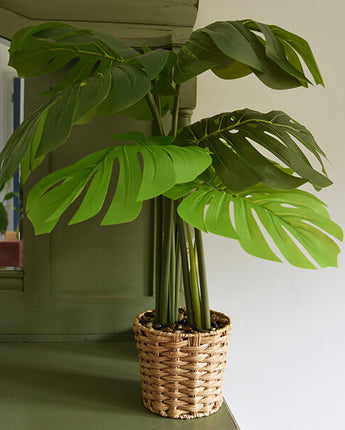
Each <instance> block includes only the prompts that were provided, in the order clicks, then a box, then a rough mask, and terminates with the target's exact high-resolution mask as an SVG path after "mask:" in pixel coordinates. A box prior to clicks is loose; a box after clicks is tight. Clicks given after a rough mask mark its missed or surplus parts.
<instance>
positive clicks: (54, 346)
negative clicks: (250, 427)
mask: <svg viewBox="0 0 345 430" xmlns="http://www.w3.org/2000/svg"><path fill="white" fill-rule="evenodd" d="M0 381H1V390H0V416H1V422H2V423H6V426H5V427H4V428H6V430H37V429H49V430H70V429H73V430H79V429H82V430H89V429H90V430H91V429H92V430H95V429H98V430H108V429H109V430H110V429H111V430H127V429H139V428H140V429H142V430H156V429H157V430H159V429H163V428H164V429H167V430H169V429H181V428H188V429H190V430H192V429H198V430H211V429H212V430H217V429H222V430H223V429H224V430H225V429H226V430H232V429H233V430H236V429H238V427H237V426H236V424H235V423H234V421H233V419H232V418H231V415H230V413H229V411H228V409H227V407H226V405H225V404H224V405H223V406H222V408H221V409H220V410H219V411H218V412H217V413H216V414H214V415H212V416H210V417H207V418H198V419H194V420H189V421H183V420H174V419H168V418H162V417H159V416H157V415H154V414H152V413H151V412H149V411H147V410H146V409H145V408H144V407H143V406H142V404H141V398H140V379H139V370H138V361H137V356H136V349H135V344H134V342H113V343H69V344H64V343H33V344H30V343H21V344H18V343H12V344H1V345H0Z"/></svg>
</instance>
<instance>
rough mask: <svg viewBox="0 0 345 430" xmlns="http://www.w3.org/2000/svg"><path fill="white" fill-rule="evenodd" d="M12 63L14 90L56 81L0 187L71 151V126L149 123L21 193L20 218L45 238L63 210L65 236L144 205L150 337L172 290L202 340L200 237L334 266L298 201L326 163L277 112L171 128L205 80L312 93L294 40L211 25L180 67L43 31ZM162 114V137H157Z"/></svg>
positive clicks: (304, 203) (166, 57) (18, 45)
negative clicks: (192, 86)
mask: <svg viewBox="0 0 345 430" xmlns="http://www.w3.org/2000/svg"><path fill="white" fill-rule="evenodd" d="M9 64H10V65H11V66H12V67H14V68H15V69H16V70H17V71H18V74H19V76H21V77H24V78H30V77H34V76H41V75H46V74H51V73H54V74H57V75H58V76H59V77H60V79H59V80H58V82H57V83H56V85H55V86H54V87H53V88H50V89H47V91H46V92H45V93H43V95H42V96H43V97H45V98H44V102H43V103H42V106H41V107H39V108H38V109H37V110H36V111H35V112H33V113H32V114H31V115H30V116H28V117H27V118H26V119H25V121H24V122H23V123H22V124H21V126H20V127H19V128H18V129H17V130H16V131H15V132H14V133H13V135H12V136H11V137H10V139H9V141H8V143H7V145H6V146H5V148H4V150H3V151H2V153H1V155H0V167H1V172H0V184H3V183H5V182H6V181H7V180H8V179H9V178H11V176H12V175H13V173H14V171H15V169H16V168H17V167H18V165H20V166H21V174H22V180H23V181H25V180H26V179H27V178H28V177H29V176H30V174H31V172H32V171H33V170H35V169H36V168H37V167H38V166H39V165H40V163H41V162H42V161H43V160H44V158H45V157H46V155H47V154H48V153H50V152H52V151H55V150H56V149H57V148H58V147H60V146H61V145H64V144H65V143H67V144H68V140H69V136H70V133H71V130H72V127H73V126H74V125H81V124H84V123H87V122H90V121H91V120H92V119H93V118H94V117H95V116H99V115H103V116H111V115H115V114H122V115H126V116H129V117H131V118H135V119H140V120H154V121H155V123H156V129H157V130H159V133H158V135H157V136H154V137H146V136H144V135H143V134H142V133H139V132H136V131H130V132H128V133H123V134H121V135H115V136H114V137H115V138H116V139H118V140H120V141H130V142H131V144H130V145H128V144H120V145H119V144H114V146H112V147H109V148H104V149H102V150H99V151H97V152H94V153H92V154H89V155H88V156H86V157H84V158H82V159H80V160H79V161H77V162H76V163H75V164H73V165H71V166H67V167H65V168H63V169H60V170H57V171H55V172H52V173H50V174H49V175H48V176H46V177H45V178H43V179H42V180H41V181H39V182H38V183H37V184H36V185H34V186H33V188H32V189H31V190H30V192H29V194H28V197H27V203H26V211H27V215H28V217H29V218H30V220H31V222H32V223H33V225H34V228H35V232H36V234H43V233H49V232H51V231H52V230H53V228H54V227H55V226H56V224H57V223H58V222H59V220H60V217H61V216H62V214H63V213H64V212H65V211H66V210H67V209H68V208H69V207H70V206H71V205H72V204H73V206H72V207H73V208H74V213H73V215H72V216H71V219H70V221H69V224H75V223H78V222H82V221H85V220H87V219H90V218H92V217H94V216H96V215H98V214H99V213H100V212H101V210H102V208H104V207H105V202H106V201H108V204H107V205H106V206H107V210H106V211H105V215H104V216H103V220H102V221H101V224H103V225H109V224H118V223H124V222H129V221H132V220H133V219H135V218H136V217H137V216H138V215H139V213H140V211H141V207H142V203H143V202H144V201H145V200H149V199H155V232H154V241H155V251H154V254H155V273H154V280H155V290H156V310H157V321H158V322H159V323H160V324H167V323H168V322H174V321H176V319H177V312H178V305H179V301H178V296H179V287H180V283H182V284H183V286H184V291H185V302H186V306H187V311H188V319H189V322H190V323H191V324H196V325H198V326H199V327H202V328H204V329H210V328H211V326H210V320H209V305H208V296H207V286H206V280H205V276H204V275H205V266H204V264H205V262H204V261H203V258H202V256H203V249H202V243H201V234H200V231H204V232H211V233H215V234H218V235H222V236H225V237H229V238H232V239H235V240H238V241H239V243H240V245H241V247H242V248H243V249H244V250H245V251H246V252H247V253H249V254H251V255H254V256H256V257H259V258H264V259H268V260H272V261H281V260H282V259H285V260H286V261H288V262H289V263H290V264H292V265H294V266H297V267H301V268H309V269H313V268H315V267H318V266H320V267H327V266H336V264H337V255H338V253H339V247H338V245H337V244H336V240H342V231H341V229H340V227H339V226H337V225H336V224H335V223H334V222H333V221H331V219H330V217H329V215H328V212H327V210H326V205H325V204H324V203H323V202H322V201H321V200H319V199H318V198H317V197H315V196H314V195H313V194H311V193H309V192H307V191H305V190H301V189H300V187H301V186H302V185H304V184H307V183H309V184H311V185H312V186H313V187H314V189H315V190H316V191H319V190H320V189H322V188H323V187H326V186H329V185H330V184H331V181H330V179H329V178H328V177H327V174H326V171H325V166H324V158H325V154H324V152H323V151H322V150H321V148H320V147H319V146H318V144H317V143H316V141H315V139H314V137H313V135H312V134H311V133H310V131H308V130H307V128H306V127H304V126H303V125H302V124H300V123H299V122H297V121H296V120H295V119H293V118H291V117H290V116H289V115H287V114H286V113H284V112H281V111H272V112H268V113H261V112H257V111H254V110H250V109H243V110H237V111H234V112H226V113H221V114H218V115H215V116H213V117H211V118H205V119H203V120H201V121H198V122H196V123H194V124H191V125H189V126H185V127H183V128H180V129H179V127H178V115H179V98H180V85H181V84H183V83H184V82H186V81H188V80H190V79H192V78H194V77H196V76H197V75H199V74H200V73H203V72H205V71H206V70H210V71H212V72H213V73H215V74H216V75H217V76H218V77H220V78H222V79H224V80H232V79H237V78H242V77H244V76H247V75H249V74H251V73H253V74H254V75H255V76H256V77H257V78H258V79H259V80H260V81H261V82H262V83H263V84H265V85H266V86H268V87H269V88H272V89H289V88H295V87H305V88H308V86H310V85H313V84H316V85H318V84H320V85H323V80H322V77H321V74H320V71H319V69H318V66H317V64H316V61H315V58H314V56H313V53H312V51H311V48H310V46H309V44H308V43H307V42H306V40H304V39H303V38H301V37H300V36H298V35H296V34H293V33H291V32H289V31H286V30H285V29H283V28H280V27H278V26H275V25H266V24H263V23H259V22H256V21H253V20H250V19H247V20H242V21H222V22H215V23H213V24H211V25H208V26H207V27H205V28H201V29H198V30H195V31H194V32H193V33H192V34H191V36H190V38H189V39H188V40H187V41H186V42H185V44H184V45H183V46H182V47H181V49H180V51H179V52H178V54H175V53H174V52H172V51H169V50H164V49H157V50H151V49H150V48H147V47H145V46H143V49H142V51H141V52H139V51H138V50H136V49H133V48H130V47H128V46H126V45H125V44H124V43H123V42H122V41H120V40H118V39H117V38H115V37H113V36H110V35H106V34H102V33H98V32H95V31H92V30H81V29H77V28H76V27H73V26H71V25H67V24H62V23H57V22H54V23H45V24H40V25H37V26H32V27H28V28H24V29H22V30H20V31H19V32H18V33H16V35H15V36H14V37H13V40H12V43H11V48H10V63H9ZM244 84H245V83H244ZM169 111H170V112H171V118H172V120H171V129H170V130H164V127H163V125H162V121H161V119H162V117H163V116H165V115H166V114H167V113H168V112H169ZM109 202H110V203H109ZM193 231H194V232H195V234H194V235H193ZM193 236H195V240H193ZM187 247H189V253H188V252H187Z"/></svg>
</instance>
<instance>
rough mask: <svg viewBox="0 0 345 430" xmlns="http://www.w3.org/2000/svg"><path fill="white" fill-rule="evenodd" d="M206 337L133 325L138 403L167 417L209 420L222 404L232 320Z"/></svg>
mask: <svg viewBox="0 0 345 430" xmlns="http://www.w3.org/2000/svg"><path fill="white" fill-rule="evenodd" d="M212 313H216V314H218V315H220V316H221V317H225V318H226V319H228V321H229V324H228V325H226V326H225V327H224V328H222V329H218V330H215V331H211V332H207V333H193V334H185V333H166V332H162V331H158V330H154V329H148V328H146V327H144V326H143V325H142V324H140V322H139V319H140V317H141V316H142V315H143V314H144V313H142V314H139V315H138V316H137V317H136V319H135V321H134V324H133V330H134V333H135V340H136V342H137V349H138V355H139V364H140V374H141V382H142V398H143V403H144V405H145V407H146V408H147V409H149V410H150V411H152V412H153V413H155V414H159V415H162V416H163V417H170V418H182V419H189V418H196V417H204V416H207V415H211V414H213V413H215V412H217V410H218V409H219V408H220V406H221V405H222V402H223V374H224V369H225V366H226V353H227V349H228V343H229V338H230V330H231V320H230V318H229V317H227V316H225V315H223V314H220V313H219V312H214V311H212Z"/></svg>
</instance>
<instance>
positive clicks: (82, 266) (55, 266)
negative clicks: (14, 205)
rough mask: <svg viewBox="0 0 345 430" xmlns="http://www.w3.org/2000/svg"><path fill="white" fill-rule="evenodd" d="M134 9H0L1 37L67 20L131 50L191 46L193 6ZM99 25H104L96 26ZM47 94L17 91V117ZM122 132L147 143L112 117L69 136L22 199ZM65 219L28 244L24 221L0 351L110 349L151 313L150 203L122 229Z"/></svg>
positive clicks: (40, 82) (34, 84)
mask: <svg viewBox="0 0 345 430" xmlns="http://www.w3.org/2000/svg"><path fill="white" fill-rule="evenodd" d="M133 4H134V3H133V2H131V1H120V2H116V4H114V2H110V1H106V0H104V1H103V3H101V4H100V3H97V5H96V4H95V3H94V2H92V1H90V2H89V3H88V2H86V1H83V8H82V9H81V8H80V2H79V1H78V0H69V1H68V2H65V3H64V2H58V3H56V4H55V3H54V5H49V7H47V4H46V3H45V2H42V1H35V2H29V3H27V2H24V1H21V0H18V1H14V2H12V1H11V2H7V1H6V0H0V35H2V36H3V37H7V38H10V37H11V36H12V35H13V34H14V32H15V31H17V30H19V29H20V28H21V27H24V26H28V25H34V24H36V23H38V22H40V21H44V20H51V19H57V20H58V19H65V20H68V21H69V22H70V23H71V24H73V25H77V26H78V27H84V28H85V27H87V28H92V29H95V30H98V31H103V32H109V33H111V34H114V35H115V36H117V37H120V38H123V39H125V40H127V42H128V43H129V44H130V45H132V46H140V41H141V40H142V41H144V43H145V44H147V45H149V46H152V47H157V46H172V47H178V46H180V45H181V44H182V43H183V42H184V41H185V40H186V38H187V37H188V36H189V34H190V32H191V30H192V26H193V24H194V20H195V17H196V11H197V9H196V7H195V2H194V1H191V0H185V1H182V2H170V1H168V0H164V1H160V0H147V1H145V2H140V5H139V4H138V3H137V2H136V3H135V4H136V7H135V8H134V7H133ZM102 5H103V6H104V7H103V6H102ZM110 6H111V13H108V12H107V11H108V10H109V7H110ZM107 8H108V9H107ZM96 12H97V13H98V15H97V13H96ZM102 14H103V15H104V16H103V15H102ZM105 16H106V21H107V22H103V21H104V17H105ZM112 19H113V20H114V21H118V22H111V21H112ZM52 84H53V79H52V78H40V79H34V80H29V81H27V82H26V83H25V115H27V114H29V113H30V112H32V111H33V110H34V109H35V108H36V107H37V106H38V105H39V104H40V103H41V102H42V97H38V96H37V95H36V94H38V93H40V92H43V91H44V90H46V89H48V88H49V87H50V86H51V85H52ZM194 104H195V83H194V82H193V84H190V83H188V85H187V84H186V85H185V86H184V89H183V100H182V106H183V107H186V108H193V106H194ZM129 130H138V131H142V132H144V133H146V134H147V135H149V134H151V133H152V124H150V123H144V122H140V121H137V122H136V121H133V120H129V119H127V118H125V117H123V116H120V115H119V116H118V117H116V118H115V119H114V118H98V119H96V120H94V121H93V122H91V123H90V124H87V125H84V126H79V127H76V128H75V129H74V130H73V132H72V135H71V138H70V140H69V142H68V143H67V144H66V145H65V146H63V147H61V148H59V149H58V150H57V151H56V152H55V153H54V154H53V155H51V156H50V157H48V159H47V160H46V161H45V162H44V163H43V164H42V165H41V166H40V167H39V169H37V171H36V172H34V174H33V175H32V177H31V178H30V179H29V181H28V183H27V184H26V187H25V194H27V190H28V189H29V188H30V186H32V185H33V184H34V183H35V182H36V181H37V180H38V179H39V178H40V177H41V176H43V175H45V174H47V173H48V172H50V171H51V170H54V169H56V168H59V167H62V166H64V165H66V164H70V163H72V162H73V161H75V160H76V159H78V158H80V156H83V155H86V154H88V153H90V152H93V151H95V150H97V149H101V148H104V147H107V146H110V145H112V144H114V141H113V139H111V138H110V137H109V135H110V134H114V133H120V132H125V131H129ZM70 215H71V212H69V213H67V214H66V217H65V219H64V220H62V221H61V222H60V223H59V224H58V226H57V229H56V230H55V231H54V232H53V233H52V234H51V235H43V236H34V234H33V229H32V226H31V225H30V224H29V222H28V221H25V223H24V273H22V272H20V273H18V276H17V275H16V276H15V277H13V276H12V275H11V276H12V277H11V276H7V277H6V276H5V275H4V276H2V277H0V331H1V333H4V336H3V337H2V338H0V342H8V341H23V340H24V341H39V340H49V339H50V340H54V341H57V340H64V341H75V340H91V341H96V340H100V339H107V340H109V339H112V338H113V336H114V334H117V335H121V336H122V335H124V336H126V335H128V334H129V333H130V330H131V325H132V322H133V320H134V317H135V316H136V315H137V314H138V313H139V312H142V311H143V310H146V309H150V308H152V307H153V297H152V293H153V291H152V245H151V227H152V208H151V205H150V203H148V204H146V205H144V208H143V211H142V215H141V216H140V217H139V218H138V219H137V220H136V221H135V222H133V223H130V224H124V225H121V226H108V227H106V226H104V227H101V226H99V220H100V218H101V215H100V217H96V218H95V219H92V220H90V221H88V222H86V223H83V224H79V225H75V226H71V227H68V226H67V225H66V224H67V221H68V219H69V217H70Z"/></svg>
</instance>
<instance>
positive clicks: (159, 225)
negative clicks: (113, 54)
mask: <svg viewBox="0 0 345 430" xmlns="http://www.w3.org/2000/svg"><path fill="white" fill-rule="evenodd" d="M146 100H147V102H148V104H149V106H150V109H151V111H152V113H153V116H154V119H155V123H156V126H157V131H158V133H159V134H160V135H162V136H164V129H163V125H162V122H161V115H160V107H159V103H158V101H157V100H155V98H154V97H153V95H152V93H149V94H148V95H147V97H146ZM179 100H180V99H179V94H178V88H177V95H176V97H175V103H174V108H173V111H172V127H171V131H170V134H172V135H174V136H176V134H177V130H178V120H179ZM178 203H179V202H178V201H173V200H171V199H168V198H167V197H163V196H159V197H157V198H156V199H155V211H154V213H155V216H154V265H155V267H154V289H155V309H156V322H157V323H159V324H161V325H162V326H165V325H167V324H170V323H175V322H177V321H178V309H179V306H180V303H179V298H180V290H181V287H182V286H183V291H184V299H185V305H186V309H187V318H188V323H189V324H190V325H194V326H197V327H198V328H201V329H204V330H209V329H211V323H210V309H209V301H208V292H207V280H206V267H205V257H204V248H203V242H202V234H201V232H200V230H198V229H196V228H194V227H192V226H190V225H189V224H187V223H186V222H185V221H184V220H182V218H180V216H179V215H178V213H177V206H178Z"/></svg>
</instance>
